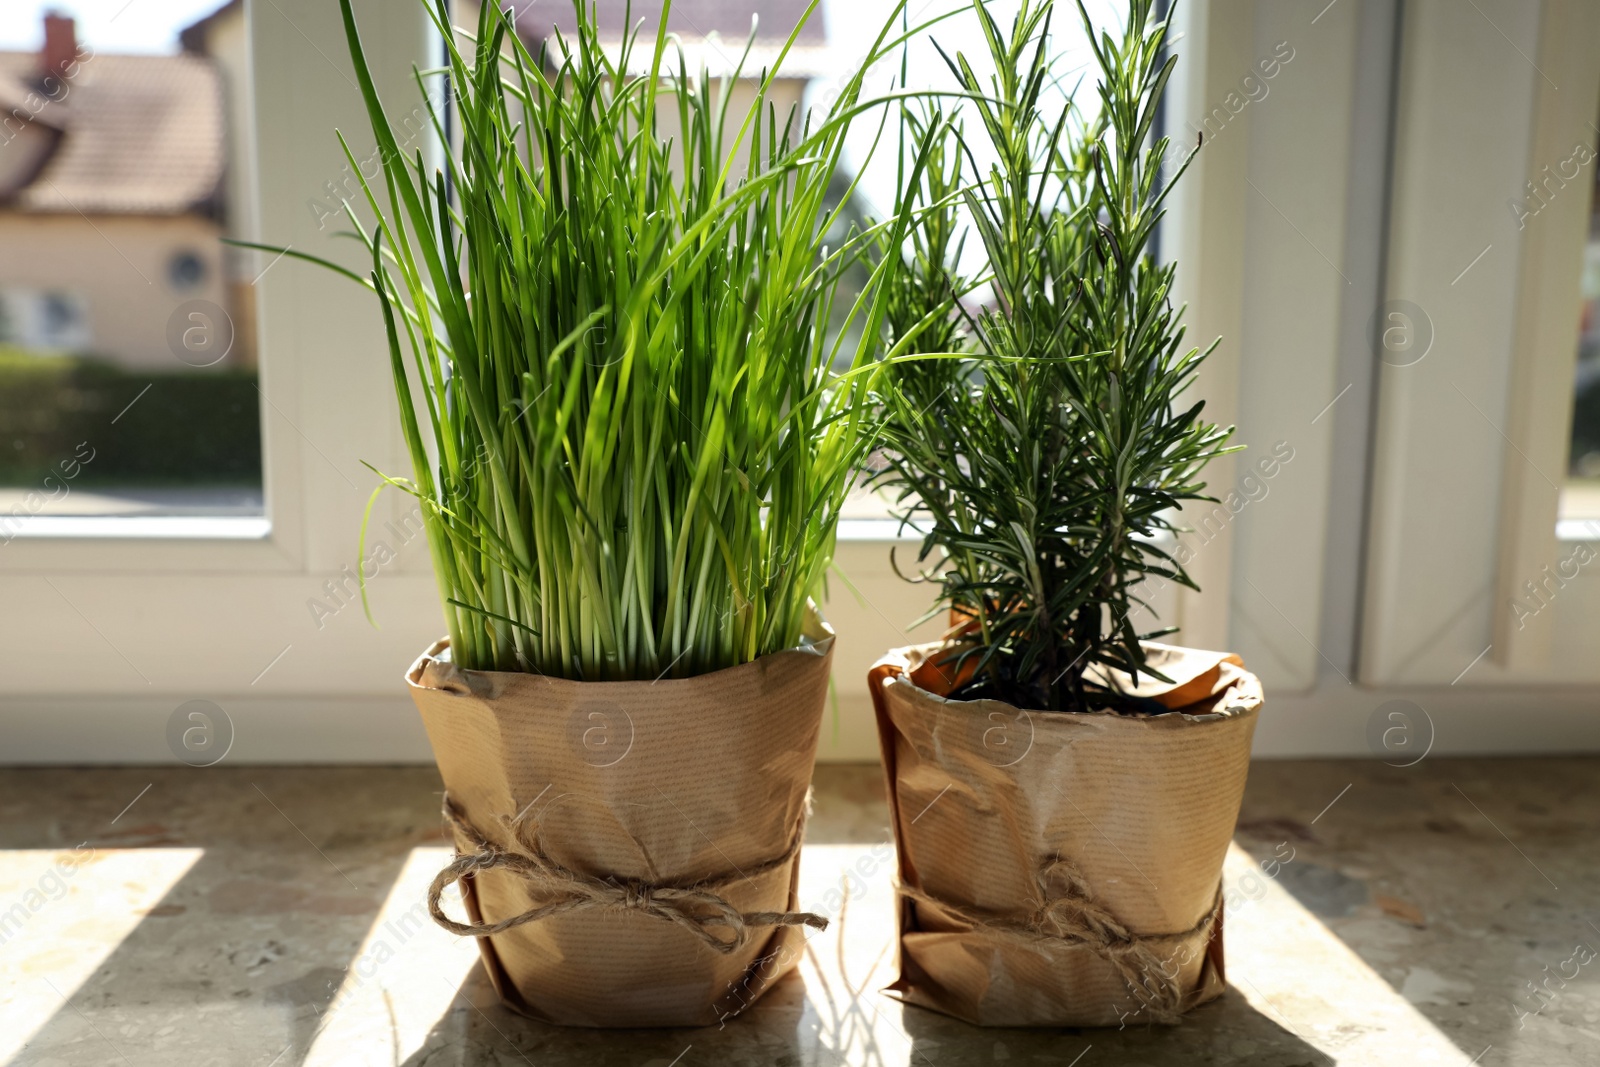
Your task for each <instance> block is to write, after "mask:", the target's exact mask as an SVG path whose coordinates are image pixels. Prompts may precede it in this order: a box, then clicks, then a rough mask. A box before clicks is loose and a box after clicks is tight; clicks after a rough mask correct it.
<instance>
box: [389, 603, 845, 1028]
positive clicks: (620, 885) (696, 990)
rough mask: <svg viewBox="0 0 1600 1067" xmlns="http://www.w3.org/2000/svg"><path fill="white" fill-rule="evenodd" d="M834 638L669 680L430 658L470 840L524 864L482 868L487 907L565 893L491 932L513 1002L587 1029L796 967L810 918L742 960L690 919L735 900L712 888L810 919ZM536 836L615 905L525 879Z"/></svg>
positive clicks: (440, 755) (774, 934) (494, 917)
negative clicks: (514, 669) (810, 864)
mask: <svg viewBox="0 0 1600 1067" xmlns="http://www.w3.org/2000/svg"><path fill="white" fill-rule="evenodd" d="M832 646H833V636H832V631H831V630H828V629H827V628H826V626H825V625H824V624H822V623H821V622H820V621H814V622H813V625H812V626H811V627H810V632H809V634H808V638H807V640H806V641H805V642H803V644H802V645H801V647H799V648H796V649H791V650H787V651H783V652H778V653H774V654H772V655H767V656H763V657H761V658H760V659H758V660H756V661H754V662H752V663H747V664H744V665H742V666H738V667H733V668H729V669H727V670H722V671H717V672H715V673H713V674H706V675H701V676H698V677H694V678H685V679H662V680H661V681H659V682H654V683H652V682H576V681H569V680H565V679H557V678H548V677H544V676H542V675H536V674H518V673H508V672H492V671H471V670H461V669H458V668H457V667H456V666H455V665H454V664H452V663H451V662H450V659H449V653H448V647H447V644H446V643H445V642H440V643H439V644H436V645H434V646H433V647H432V648H430V649H429V650H428V651H427V652H426V653H425V654H424V655H423V656H422V658H420V659H419V660H417V662H416V664H415V665H414V666H413V667H412V668H411V670H410V671H409V672H408V674H407V676H406V680H407V682H408V683H409V685H410V689H411V695H412V697H413V698H414V699H415V701H416V704H417V708H418V709H419V710H420V711H421V713H422V719H423V723H424V724H425V726H426V727H427V731H428V738H429V740H430V741H431V742H432V745H433V751H434V755H435V757H436V758H437V760H438V763H439V771H440V773H441V775H442V776H443V778H444V784H445V788H446V790H447V793H448V797H449V803H450V805H451V806H453V808H454V809H455V811H456V813H457V814H458V815H459V820H460V821H459V823H458V825H457V830H456V838H457V841H456V846H457V849H458V850H459V851H460V852H462V853H472V852H474V850H479V849H480V847H482V848H486V850H487V851H486V852H482V853H481V854H486V855H487V854H493V853H496V852H504V853H508V854H510V855H512V856H513V857H514V858H516V860H517V862H518V863H520V864H521V865H522V866H521V867H516V866H507V867H499V868H495V869H478V870H475V871H473V872H472V873H469V874H467V875H466V877H465V878H463V879H462V881H461V886H462V892H463V896H464V899H465V903H466V906H467V911H468V913H469V915H470V916H471V917H472V920H473V921H475V922H482V923H497V922H500V921H503V920H506V919H508V918H511V917H516V916H521V915H524V914H525V913H527V912H529V911H531V910H533V909H536V908H539V907H541V906H542V905H548V904H551V903H552V902H554V903H556V904H559V905H560V908H558V909H556V913H554V914H550V915H549V916H548V917H543V918H539V919H537V920H536V921H527V922H525V923H523V924H522V925H519V926H516V927H514V928H512V929H508V930H505V931H504V932H500V933H495V934H493V935H491V936H487V937H480V938H479V939H478V943H479V945H480V947H481V949H482V953H483V960H484V966H485V967H486V968H487V970H488V973H489V976H490V979H491V980H492V981H493V983H494V985H495V988H496V990H498V991H499V993H500V996H501V997H502V998H503V999H504V1000H505V1002H506V1003H507V1004H508V1005H510V1006H511V1007H512V1008H514V1009H516V1010H518V1011H521V1012H523V1013H524V1014H526V1015H529V1016H532V1017H534V1018H537V1019H542V1020H546V1021H549V1022H555V1023H563V1024H568V1025H578V1026H700V1025H707V1024H715V1023H717V1022H719V1021H720V1020H722V1019H724V1018H727V1017H728V1016H730V1015H733V1014H736V1013H737V1012H739V1011H741V1010H742V1009H743V1008H744V1007H746V1006H747V1005H748V1004H749V1003H750V1002H751V1001H753V1000H754V999H755V998H756V997H757V996H759V995H760V994H761V993H762V991H764V990H765V989H766V988H767V987H768V986H769V985H770V984H771V983H772V982H774V981H775V980H777V979H778V978H779V977H781V976H782V974H783V973H784V972H785V971H787V970H788V969H790V968H791V967H792V966H793V964H794V961H795V959H796V957H797V955H798V953H797V951H796V947H797V946H798V944H799V941H800V938H801V929H800V928H799V927H796V926H783V925H771V924H765V925H752V926H751V927H750V929H749V931H748V934H747V938H748V940H747V942H746V943H744V944H742V945H741V946H740V947H739V948H738V949H737V950H735V951H731V952H728V953H726V954H723V953H721V952H718V951H716V950H715V949H714V948H713V947H711V946H710V945H709V944H708V943H707V941H706V940H705V939H704V938H703V937H702V936H698V935H697V933H696V931H695V929H692V928H691V927H692V925H693V922H692V920H694V919H695V918H699V919H703V920H707V921H709V920H710V919H714V918H715V917H716V915H715V913H716V912H717V910H718V907H717V904H716V903H713V904H711V905H709V911H710V912H711V914H710V915H709V916H708V905H707V904H706V902H705V899H704V898H703V897H701V896H697V895H696V893H697V892H698V891H701V890H709V891H710V892H711V893H713V894H714V896H713V897H712V898H711V899H712V900H713V901H714V902H715V901H717V900H720V902H722V903H724V904H725V905H726V906H729V907H731V909H732V910H733V911H735V912H737V913H743V914H745V915H753V914H759V913H769V914H771V913H784V912H793V910H794V908H795V892H796V884H797V877H798V869H799V856H798V846H799V840H800V835H801V833H802V831H803V829H804V822H805V815H806V804H807V795H808V790H809V787H810V782H811V773H812V769H813V765H814V763H815V760H816V751H817V738H818V733H819V730H820V726H821V720H822V710H823V706H824V703H825V701H826V697H827V687H828V670H829V664H830V661H831V659H832ZM464 828H465V829H464ZM474 834H475V835H476V836H477V837H478V838H479V839H480V840H478V841H474V840H472V837H473V836H474ZM533 835H536V838H537V845H538V847H539V849H540V850H541V851H542V852H544V853H546V854H547V860H548V864H549V865H552V866H555V867H557V868H559V869H561V870H564V871H567V872H571V873H572V875H573V877H575V878H577V879H579V880H581V881H582V882H584V883H585V884H586V885H588V886H590V887H591V888H592V887H595V886H598V887H599V889H600V890H601V891H602V892H599V893H591V894H590V895H591V897H600V898H602V899H598V900H596V899H588V900H584V899H578V900H577V902H576V903H571V902H570V901H569V900H568V898H569V897H572V895H573V894H572V893H569V892H567V891H566V890H564V889H557V890H553V889H552V888H551V886H550V883H548V882H545V881H542V880H540V879H537V878H532V879H530V878H529V877H525V876H524V874H523V873H522V869H523V868H525V867H526V866H527V864H526V862H524V861H523V860H522V857H525V856H526V855H527V853H528V851H529V848H528V845H529V840H528V839H529V838H530V837H531V836H533ZM458 862H461V861H458ZM465 862H466V863H467V864H468V865H469V866H470V865H471V860H470V859H467V860H466V861H465ZM612 887H614V888H612ZM578 897H579V898H581V897H582V894H581V893H579V894H578ZM564 901H565V902H566V903H563V902H564ZM562 908H564V909H566V910H561V909H562ZM674 908H675V909H676V910H673V909H674ZM652 909H653V910H652ZM680 912H681V913H682V914H681V915H680V914H679V913H680ZM664 916H665V917H664ZM685 917H687V918H685ZM452 918H453V919H461V918H462V917H461V916H459V915H457V916H452ZM673 920H676V921H673ZM708 929H710V930H711V932H712V934H714V935H715V936H716V937H718V938H719V939H724V940H726V939H728V938H730V937H731V936H732V935H731V933H730V931H729V929H728V928H727V927H726V926H716V927H712V928H708ZM708 936H709V935H708Z"/></svg>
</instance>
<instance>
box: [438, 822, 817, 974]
mask: <svg viewBox="0 0 1600 1067" xmlns="http://www.w3.org/2000/svg"><path fill="white" fill-rule="evenodd" d="M444 817H445V819H446V820H448V821H449V823H450V825H451V827H453V828H454V830H455V832H456V833H457V835H459V837H460V838H461V839H464V840H466V841H467V842H469V843H470V845H471V847H472V848H473V850H474V851H472V852H466V853H463V852H461V851H459V849H458V851H457V853H456V858H455V859H453V860H451V861H450V863H449V864H447V865H446V866H445V868H444V869H443V870H442V871H440V872H439V873H438V874H437V875H435V876H434V879H433V884H432V885H430V886H429V887H428V913H429V914H430V915H432V916H433V921H434V922H436V923H438V924H439V925H440V926H442V927H444V928H445V929H446V930H449V931H450V932H451V933H453V934H459V935H461V936H463V937H489V936H490V935H492V934H498V933H502V932H504V931H506V930H510V929H512V928H513V927H517V926H521V925H523V924H524V923H534V922H538V921H540V920H541V919H549V918H551V917H553V916H556V915H560V914H562V913H564V912H569V911H578V910H580V909H583V908H621V909H624V910H627V911H637V912H642V913H643V914H645V915H651V916H654V917H655V918H657V919H661V920H663V921H665V922H670V923H672V924H673V925H675V926H678V927H680V928H682V929H684V930H687V931H688V932H689V933H691V934H693V935H694V936H696V937H698V938H699V939H700V940H701V941H703V942H705V944H706V945H707V946H709V947H710V948H712V949H714V950H716V951H717V952H720V953H722V954H723V955H728V954H729V953H732V952H736V951H738V950H739V949H741V948H743V947H744V946H745V945H746V944H747V943H748V942H749V940H750V931H751V929H753V928H756V927H767V926H809V927H811V928H813V929H816V930H825V929H827V927H828V920H826V919H824V918H822V917H821V916H820V915H813V914H811V913H810V912H804V911H748V912H741V911H740V910H739V909H738V908H735V907H734V906H733V905H732V904H730V903H728V901H727V900H726V899H724V898H723V897H722V896H721V893H724V892H726V891H727V889H728V887H729V886H730V885H732V884H733V883H734V882H736V881H743V880H745V879H747V878H750V877H752V876H754V875H758V874H765V873H767V872H769V871H774V870H777V869H778V868H780V867H786V866H788V865H789V864H790V863H792V862H793V860H794V858H795V856H796V854H798V853H799V851H800V840H801V834H800V833H799V832H798V831H797V832H796V833H795V835H794V841H793V843H792V844H791V845H790V846H789V848H788V850H787V851H786V852H784V854H783V855H781V856H779V857H777V858H776V859H773V860H769V861H767V862H766V863H763V864H760V865H759V866H756V867H753V868H748V869H746V870H744V871H741V872H740V874H739V876H738V877H737V878H726V879H720V880H717V879H711V880H707V881H704V882H698V883H696V884H694V885H690V886H675V885H649V884H647V883H645V882H641V881H638V880H637V879H622V878H599V877H596V876H594V875H590V874H584V873H583V872H581V871H575V870H572V869H571V868H569V867H565V866H563V865H562V864H560V863H558V862H557V861H556V860H554V859H552V858H551V857H550V854H549V853H548V852H546V851H545V850H544V846H543V845H542V844H540V842H539V834H538V824H537V823H536V822H535V821H534V820H532V819H526V818H524V819H511V818H509V817H507V816H501V819H502V820H503V821H504V822H505V823H506V825H507V827H508V828H509V830H510V832H511V837H512V839H513V840H514V841H515V842H516V843H517V845H518V846H519V849H520V851H509V850H507V849H503V848H501V847H500V846H498V845H496V844H495V843H494V842H492V841H490V840H488V839H487V838H485V837H484V836H483V835H482V834H480V833H479V832H478V831H477V829H476V828H475V827H474V826H473V825H472V824H471V823H469V822H468V821H467V820H466V818H465V817H464V816H463V815H462V814H461V812H460V811H459V810H457V808H456V806H455V805H454V804H453V803H451V801H450V796H449V794H448V793H447V794H445V798H444ZM492 870H503V871H506V872H507V873H509V874H513V875H516V876H517V877H519V878H522V879H524V880H525V881H527V882H528V883H529V884H530V886H531V887H532V888H533V890H534V892H535V893H536V894H537V895H539V896H544V897H549V898H551V899H549V900H548V902H547V903H544V904H539V905H536V906H535V907H532V908H529V909H528V910H527V911H525V912H523V913H522V914H520V915H513V916H511V917H510V918H509V919H501V920H500V921H499V922H495V923H458V922H456V921H455V920H453V919H451V918H449V917H448V916H446V915H445V913H444V909H443V908H442V907H441V906H440V902H439V900H440V896H441V895H442V894H443V893H444V891H445V888H446V887H447V886H450V885H452V884H453V883H455V882H458V881H460V880H461V879H462V878H464V877H465V876H467V875H469V874H473V873H476V872H478V871H492ZM718 930H721V931H725V933H723V934H720V935H719V934H718V933H717V932H716V931H718Z"/></svg>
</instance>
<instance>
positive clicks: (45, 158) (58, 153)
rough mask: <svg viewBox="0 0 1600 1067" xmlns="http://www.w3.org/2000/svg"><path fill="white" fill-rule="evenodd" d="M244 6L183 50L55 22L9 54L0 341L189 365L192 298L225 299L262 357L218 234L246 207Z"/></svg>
mask: <svg viewBox="0 0 1600 1067" xmlns="http://www.w3.org/2000/svg"><path fill="white" fill-rule="evenodd" d="M242 16H243V5H242V3H241V2H240V0H233V2H232V3H229V4H228V5H226V6H225V7H224V8H222V9H221V10H219V11H218V12H217V13H216V14H214V15H213V16H211V17H210V18H208V19H206V20H204V21H203V22H202V23H198V24H196V26H194V27H191V28H190V30H188V31H186V32H185V39H184V51H182V52H180V53H175V54H173V55H166V56H147V55H112V54H105V53H99V52H96V51H95V50H94V48H93V43H92V42H91V41H80V40H79V39H78V35H77V29H76V25H75V22H74V20H73V19H72V18H70V17H67V16H64V15H59V14H49V15H46V16H45V20H44V21H45V38H44V46H43V48H42V49H41V50H40V51H39V52H36V53H30V52H0V248H3V249H4V250H5V255H4V256H3V257H0V344H5V345H8V346H10V347H12V348H17V349H22V350H24V351H30V352H35V353H58V354H92V355H94V356H95V357H98V358H100V359H103V360H105V361H107V362H109V363H112V364H114V365H116V366H120V367H124V368H128V369H147V370H155V371H166V370H182V369H185V368H184V367H183V365H182V364H179V363H177V362H176V361H175V360H174V353H173V351H172V346H171V343H170V340H169V334H170V322H169V320H170V319H171V318H172V316H173V314H174V311H175V309H177V308H179V307H180V305H182V304H184V303H185V302H186V301H190V300H204V301H208V302H210V303H212V304H215V305H218V306H220V307H222V308H224V309H225V310H226V311H227V312H228V314H229V316H230V317H232V318H233V319H234V326H235V329H234V330H233V331H232V332H233V334H234V337H235V343H234V345H233V347H232V350H231V351H230V352H229V353H228V355H227V357H226V358H225V359H224V360H222V361H220V362H221V363H222V364H223V365H230V366H235V367H239V366H249V365H253V363H254V359H255V353H254V345H253V343H252V342H253V338H254V329H253V321H254V315H253V307H252V302H251V300H250V293H249V287H248V285H247V284H245V285H241V284H239V282H240V278H239V274H240V273H241V272H240V271H239V270H235V269H232V265H233V261H234V259H235V258H236V257H231V256H228V255H226V254H225V253H224V247H223V246H222V245H221V243H220V238H221V237H222V235H223V234H224V233H226V232H229V231H230V230H231V229H233V228H234V227H233V225H232V223H231V218H232V216H235V215H238V214H241V212H242V209H243V208H244V207H246V206H247V205H248V204H249V203H250V199H249V197H250V190H249V188H248V186H247V183H248V181H249V175H250V174H251V172H252V171H253V168H251V167H249V166H248V165H241V161H240V157H239V155H238V153H240V152H242V151H245V150H247V146H248V137H247V136H246V132H247V131H248V130H249V128H250V127H249V123H248V101H247V100H246V99H245V93H246V92H247V87H248V84H249V83H248V79H247V78H245V77H242V76H241V75H242V73H243V70H244V68H243V66H242V64H243V63H245V62H247V56H246V52H245V48H244V34H243V29H244V26H243V17H242Z"/></svg>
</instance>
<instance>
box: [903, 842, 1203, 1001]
mask: <svg viewBox="0 0 1600 1067" xmlns="http://www.w3.org/2000/svg"><path fill="white" fill-rule="evenodd" d="M1037 880H1038V884H1039V893H1040V897H1039V900H1040V903H1039V905H1038V907H1037V908H1036V909H1035V910H1034V911H1033V913H1032V914H1031V915H1029V916H1028V917H1027V918H1026V919H1011V918H1005V917H1003V916H995V915H984V914H981V913H979V912H976V911H973V910H970V909H968V908H964V907H961V906H959V905H955V904H951V903H949V902H948V901H944V900H940V899H938V898H937V897H934V896H932V895H930V894H929V893H927V892H924V891H923V890H921V889H917V888H914V887H912V886H908V885H903V884H902V885H897V886H896V887H895V890H896V892H897V893H899V895H900V896H902V897H906V898H908V899H910V900H912V901H915V902H916V903H918V904H924V905H928V906H930V907H932V908H935V909H936V910H938V911H942V912H946V913H948V914H950V915H953V916H955V917H956V918H958V919H960V920H961V921H962V922H964V923H966V924H967V925H969V926H971V927H973V928H974V929H976V930H980V931H983V932H984V933H987V934H993V935H995V936H997V937H999V938H1001V939H1004V940H1011V941H1018V942H1022V943H1025V944H1027V945H1029V946H1030V947H1031V946H1032V945H1035V944H1037V943H1038V942H1040V941H1044V940H1053V941H1063V942H1066V943H1068V944H1077V945H1086V946H1087V947H1088V948H1090V949H1091V950H1093V951H1094V953H1095V954H1096V955H1098V956H1100V958H1102V959H1104V960H1105V961H1106V962H1107V963H1109V964H1111V966H1112V967H1114V968H1115V969H1116V971H1117V974H1118V975H1119V976H1120V977H1121V978H1122V980H1123V982H1124V983H1125V984H1126V985H1127V987H1128V991H1129V992H1130V993H1132V994H1133V996H1134V997H1135V998H1136V999H1137V1000H1138V1001H1139V1002H1140V1004H1141V1005H1143V1008H1144V1010H1145V1011H1146V1012H1147V1013H1148V1014H1149V1015H1150V1017H1151V1018H1152V1019H1154V1020H1155V1021H1156V1022H1161V1023H1174V1022H1177V1021H1178V1017H1179V1015H1180V1014H1181V1013H1182V1010H1183V999H1184V998H1183V988H1182V986H1181V985H1180V984H1179V982H1178V970H1179V969H1178V968H1177V967H1175V966H1171V965H1170V956H1169V957H1168V958H1166V959H1164V958H1163V957H1162V956H1160V955H1159V954H1158V953H1157V948H1158V947H1161V946H1166V945H1171V944H1181V943H1184V942H1188V941H1190V940H1191V939H1198V940H1206V939H1209V938H1210V936H1211V929H1212V927H1213V926H1214V925H1215V924H1216V921H1217V916H1218V914H1219V913H1220V912H1221V910H1222V887H1221V886H1220V885H1218V887H1217V895H1216V900H1215V901H1214V902H1213V903H1212V905H1211V907H1210V908H1209V909H1208V910H1207V911H1206V914H1205V915H1204V916H1202V917H1201V919H1200V921H1199V922H1197V923H1196V924H1195V925H1194V926H1192V927H1190V928H1189V929H1187V930H1182V931H1179V932H1177V933H1171V934H1136V933H1134V932H1133V931H1131V930H1129V929H1128V928H1127V926H1126V925H1124V924H1123V923H1122V922H1120V921H1119V920H1118V919H1117V917H1116V916H1115V915H1114V914H1112V912H1111V911H1110V910H1109V909H1107V908H1106V907H1105V906H1104V905H1102V904H1100V903H1099V902H1098V901H1096V900H1095V899H1094V896H1093V894H1092V893H1091V892H1090V889H1089V884H1088V882H1087V881H1085V880H1084V877H1083V874H1082V872H1080V871H1079V870H1078V869H1077V867H1075V866H1074V865H1073V864H1072V862H1071V861H1070V860H1066V859H1062V858H1060V857H1057V858H1056V859H1053V860H1051V861H1050V862H1048V863H1046V864H1045V865H1044V866H1043V867H1041V868H1040V870H1039V873H1038V875H1037ZM1053 883H1059V884H1060V885H1061V886H1062V887H1063V888H1062V889H1061V890H1057V889H1055V888H1054V885H1053Z"/></svg>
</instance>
